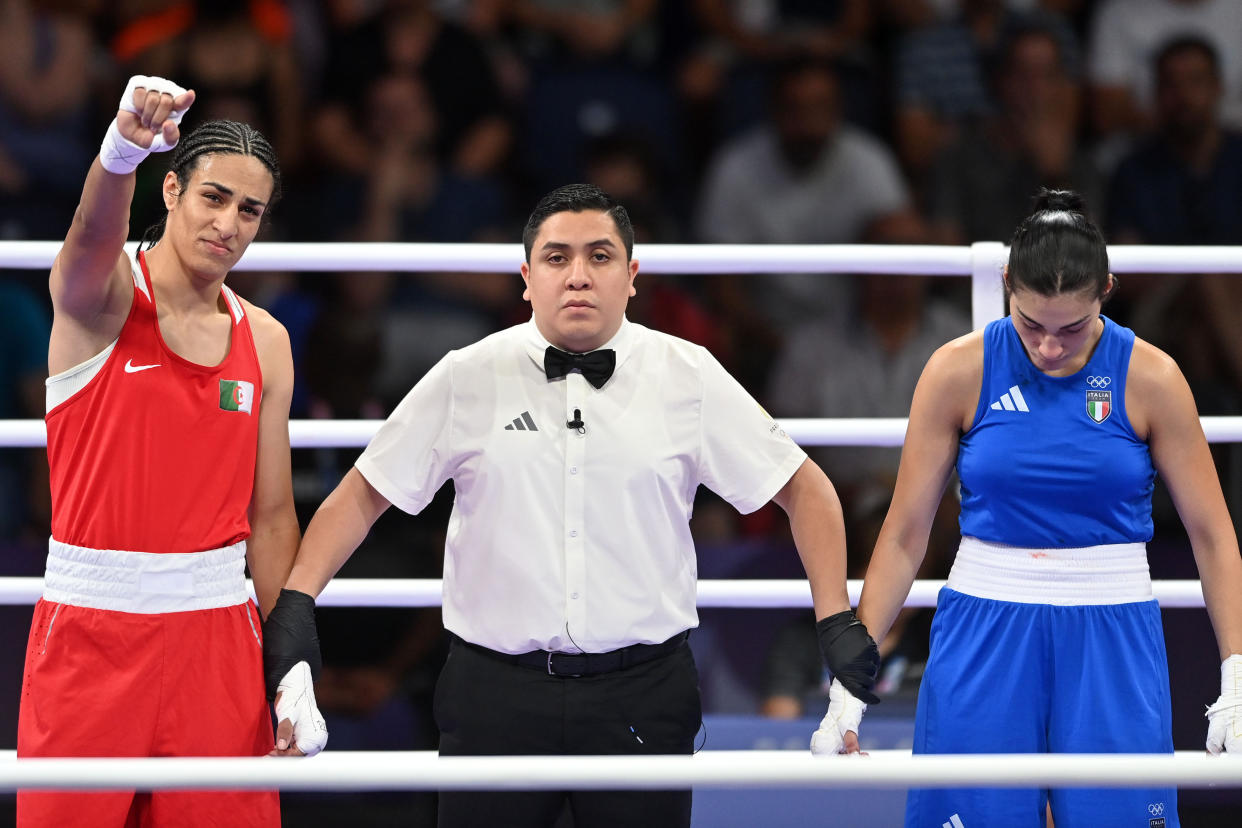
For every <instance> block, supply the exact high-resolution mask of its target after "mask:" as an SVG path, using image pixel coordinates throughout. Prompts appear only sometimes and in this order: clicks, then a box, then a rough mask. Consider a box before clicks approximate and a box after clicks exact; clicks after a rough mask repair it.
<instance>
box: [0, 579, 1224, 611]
mask: <svg viewBox="0 0 1242 828" xmlns="http://www.w3.org/2000/svg"><path fill="white" fill-rule="evenodd" d="M862 584H863V582H862V581H861V580H851V581H848V582H847V587H848V589H849V595H850V603H852V604H857V603H858V598H859V596H860V595H861V594H862ZM943 586H944V581H932V580H929V581H915V582H914V584H913V586H912V587H911V589H910V595H909V597H907V598H906V602H905V606H907V607H934V606H936V596H937V595H938V594H939V592H940V588H941V587H943ZM441 589H442V582H441V581H440V579H438V578H336V579H334V580H333V581H331V582H330V583H329V584H328V586H327V588H325V589H324V591H323V594H322V595H320V596H319V600H318V601H317V603H318V605H319V606H321V607H438V606H440V601H441ZM698 589H699V592H698V606H699V608H700V609H726V608H735V609H780V608H798V607H810V606H811V587H810V585H809V584H808V583H807V582H806V581H804V580H775V579H773V580H743V579H738V580H727V581H716V580H704V581H699V584H698ZM250 592H251V594H252V595H253V594H254V587H253V585H252V586H251V587H250ZM1152 593H1153V595H1154V596H1155V598H1156V600H1157V601H1159V602H1160V606H1162V607H1164V608H1166V609H1177V608H1183V609H1185V608H1195V607H1202V606H1203V590H1202V588H1201V587H1200V585H1199V582H1198V581H1194V580H1186V581H1153V582H1152ZM42 594H43V579H42V578H19V577H8V578H0V605H6V604H7V605H17V606H21V605H28V604H33V603H34V602H35V601H37V600H38V599H39V596H40V595H42Z"/></svg>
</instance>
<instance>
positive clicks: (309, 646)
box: [263, 589, 323, 700]
mask: <svg viewBox="0 0 1242 828" xmlns="http://www.w3.org/2000/svg"><path fill="white" fill-rule="evenodd" d="M299 661H305V662H306V663H307V664H309V665H310V670H311V678H312V679H314V680H315V681H318V680H319V673H320V671H321V670H322V669H323V658H322V657H321V656H320V654H319V631H318V630H317V629H316V628H315V599H314V598H312V597H310V596H309V595H307V594H306V593H305V592H298V591H297V590H292V589H282V590H281V591H280V597H278V598H277V599H276V606H274V607H272V611H271V612H270V613H268V615H267V620H266V621H264V622H263V676H264V683H265V685H266V687H267V698H268V699H269V700H271V699H274V698H276V686H277V685H279V684H280V680H281V679H283V678H284V677H285V674H286V673H288V672H289V670H291V669H292V668H293V665H295V664H297V663H298V662H299Z"/></svg>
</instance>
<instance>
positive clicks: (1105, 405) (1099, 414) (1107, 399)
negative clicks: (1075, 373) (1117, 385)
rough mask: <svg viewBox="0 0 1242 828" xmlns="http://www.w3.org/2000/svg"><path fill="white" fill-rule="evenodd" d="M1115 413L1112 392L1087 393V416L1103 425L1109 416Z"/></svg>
mask: <svg viewBox="0 0 1242 828" xmlns="http://www.w3.org/2000/svg"><path fill="white" fill-rule="evenodd" d="M1112 411H1113V392H1112V391H1088V392H1087V416H1089V417H1090V418H1091V419H1093V420H1095V421H1096V422H1097V423H1102V422H1104V421H1105V420H1107V419H1108V415H1109V414H1111V413H1112Z"/></svg>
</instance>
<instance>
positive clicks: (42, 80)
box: [0, 0, 97, 239]
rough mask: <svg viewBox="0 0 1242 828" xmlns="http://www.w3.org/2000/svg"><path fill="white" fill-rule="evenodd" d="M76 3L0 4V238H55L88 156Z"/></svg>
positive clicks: (86, 71)
mask: <svg viewBox="0 0 1242 828" xmlns="http://www.w3.org/2000/svg"><path fill="white" fill-rule="evenodd" d="M82 5H83V4H82V3H75V2H71V0H61V2H49V3H32V2H29V0H3V2H0V238H10V239H12V238H25V239H43V238H54V237H59V236H60V235H61V234H62V233H63V232H64V228H65V227H66V226H68V224H69V222H70V220H71V219H72V218H73V208H74V206H75V205H76V204H77V196H78V193H79V192H80V191H81V185H82V178H83V176H84V175H85V171H86V168H87V167H88V166H90V163H91V158H92V157H93V156H94V153H95V149H96V148H95V146H94V143H93V142H94V140H95V132H94V126H93V125H91V124H90V112H91V91H92V87H91V77H90V67H91V62H92V60H93V58H94V57H95V56H96V51H97V47H96V42H95V39H94V36H93V34H92V32H91V28H90V19H89V18H88V17H87V15H86V14H85V13H84V12H83V11H81V9H80V8H79V7H80V6H82Z"/></svg>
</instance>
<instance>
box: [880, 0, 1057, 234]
mask: <svg viewBox="0 0 1242 828" xmlns="http://www.w3.org/2000/svg"><path fill="white" fill-rule="evenodd" d="M1028 5H1029V4H1028ZM956 6H957V9H956V12H955V13H952V14H950V15H948V16H946V17H945V18H943V19H941V20H939V21H937V22H935V23H933V24H931V25H928V26H926V27H924V28H919V29H915V30H914V31H912V32H910V33H909V34H907V35H906V36H905V37H903V38H902V39H901V40H900V41H899V43H898V46H897V53H896V58H895V60H896V70H895V83H896V106H897V112H896V123H895V128H896V141H897V149H898V153H899V154H900V156H901V160H902V162H903V163H904V164H905V165H906V167H907V169H909V170H910V172H911V174H912V175H914V176H915V178H916V180H917V181H920V182H921V180H922V176H923V175H924V174H925V173H926V172H927V169H928V167H929V166H930V165H931V163H932V161H933V160H934V159H935V157H936V155H937V154H938V153H939V152H941V151H942V150H944V149H946V148H947V147H949V146H950V145H952V144H953V143H954V142H955V141H956V140H958V139H960V138H961V136H962V135H963V134H964V133H965V132H966V131H967V130H969V129H970V128H971V127H973V126H976V125H977V124H978V123H979V122H982V121H984V120H986V119H987V118H988V117H989V116H990V115H992V114H993V113H994V112H995V111H996V109H997V108H998V104H997V101H996V90H995V89H994V88H993V86H992V84H991V83H990V82H989V74H990V73H989V71H988V68H989V66H991V65H992V64H993V63H995V62H996V61H997V60H998V59H999V58H1000V57H1001V56H1002V54H1003V46H1004V44H1005V42H1006V36H1007V34H1008V33H1009V32H1010V31H1011V30H1013V29H1014V28H1016V27H1019V26H1030V25H1040V26H1043V27H1044V28H1046V29H1047V30H1048V32H1049V34H1050V35H1051V36H1052V37H1054V38H1055V39H1056V42H1057V46H1058V50H1059V52H1060V53H1061V57H1062V61H1063V63H1064V64H1065V65H1066V67H1067V69H1068V71H1069V72H1071V73H1073V74H1077V54H1078V45H1077V41H1076V39H1075V37H1074V34H1073V32H1072V31H1071V30H1070V28H1069V26H1068V25H1067V24H1066V22H1065V21H1064V19H1063V18H1061V17H1059V16H1057V15H1056V14H1054V13H1052V12H1049V11H1042V10H1031V9H1026V10H1023V11H1021V12H1019V11H1016V10H1014V9H1013V8H1011V7H1010V4H1006V3H1005V2H1003V0H961V2H960V3H958V4H956ZM1009 226H1012V222H1011V223H1010V224H1009Z"/></svg>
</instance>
